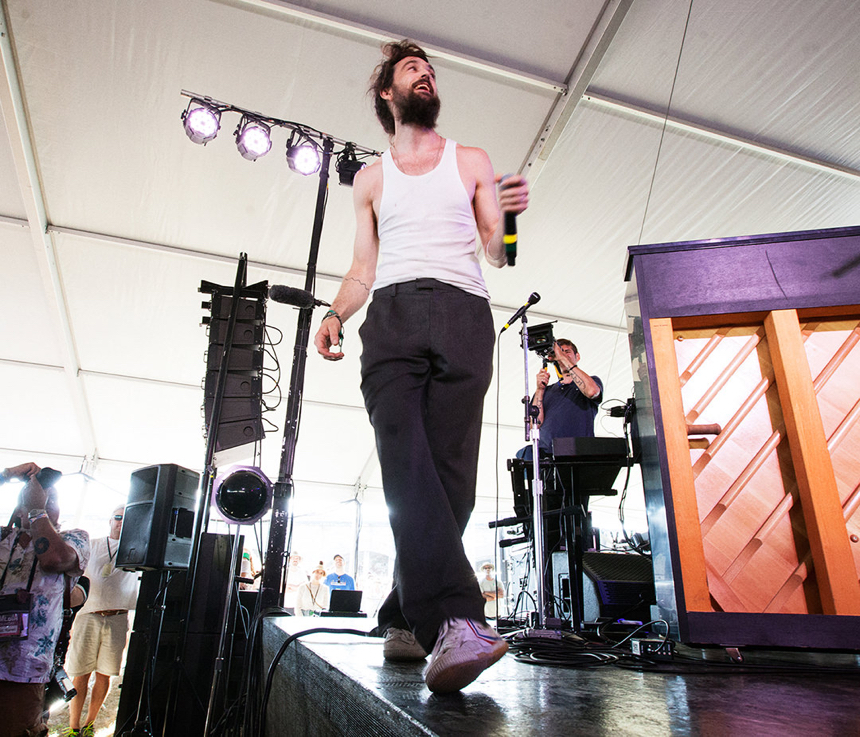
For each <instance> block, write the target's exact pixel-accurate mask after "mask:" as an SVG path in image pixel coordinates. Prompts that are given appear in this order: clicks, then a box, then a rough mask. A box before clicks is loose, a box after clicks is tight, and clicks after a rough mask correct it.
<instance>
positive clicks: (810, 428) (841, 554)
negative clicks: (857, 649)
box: [765, 310, 860, 615]
mask: <svg viewBox="0 0 860 737" xmlns="http://www.w3.org/2000/svg"><path fill="white" fill-rule="evenodd" d="M765 330H766V331H767V335H768V344H769V346H770V354H771V359H772V361H773V368H774V375H775V377H776V382H777V387H778V389H779V396H780V404H781V405H782V410H783V416H784V419H785V427H786V434H787V436H788V441H789V447H790V448H791V456H792V460H793V463H794V468H795V474H796V477H797V486H798V492H799V494H800V500H801V507H802V511H803V516H804V519H805V521H806V529H807V535H808V537H809V544H810V551H811V553H812V560H813V562H814V566H815V570H816V575H817V581H818V585H819V589H820V593H821V603H822V607H823V611H824V613H825V614H850V615H860V584H858V581H857V578H856V575H855V569H854V561H853V558H852V555H851V550H850V547H849V542H848V535H847V531H846V529H845V521H844V519H843V512H842V505H841V504H840V500H839V494H838V491H837V488H836V478H835V476H834V473H833V466H832V464H831V462H830V454H829V453H828V451H827V443H826V439H825V436H824V426H823V424H822V422H821V415H820V414H819V410H818V403H817V400H816V397H815V393H814V391H813V387H812V375H811V373H810V369H809V364H808V362H807V358H806V353H805V351H804V348H803V341H802V340H801V337H800V324H799V322H798V318H797V312H796V311H795V310H778V311H774V312H772V313H770V314H769V315H768V316H767V318H766V319H765Z"/></svg>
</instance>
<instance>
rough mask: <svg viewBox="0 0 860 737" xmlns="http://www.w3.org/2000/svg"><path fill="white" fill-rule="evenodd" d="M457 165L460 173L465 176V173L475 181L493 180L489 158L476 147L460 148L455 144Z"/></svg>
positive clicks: (482, 150)
mask: <svg viewBox="0 0 860 737" xmlns="http://www.w3.org/2000/svg"><path fill="white" fill-rule="evenodd" d="M457 165H458V166H459V167H460V173H461V174H463V175H465V174H466V173H467V172H468V174H469V175H470V176H471V177H474V179H475V180H477V181H479V182H483V181H484V180H486V179H487V177H489V178H490V181H492V178H493V165H492V164H491V163H490V157H489V156H488V155H487V152H486V151H484V149H482V148H478V147H477V146H461V145H460V144H459V143H458V144H457Z"/></svg>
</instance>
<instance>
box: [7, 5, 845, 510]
mask: <svg viewBox="0 0 860 737" xmlns="http://www.w3.org/2000/svg"><path fill="white" fill-rule="evenodd" d="M688 11H689V20H688ZM3 13H4V18H3V19H2V23H3V25H2V28H0V30H2V37H0V42H2V44H0V46H2V62H3V69H2V72H3V73H2V75H0V103H2V112H3V125H4V135H2V136H0V249H2V251H1V252H2V254H3V268H2V271H0V280H2V290H0V309H2V313H0V314H2V323H0V325H1V326H0V418H2V421H0V463H4V464H5V465H9V464H11V463H14V462H19V461H21V460H24V459H27V458H31V457H32V458H36V459H38V460H40V461H41V462H43V463H45V464H49V463H50V464H51V465H54V466H56V467H59V468H63V469H65V470H77V469H78V468H79V467H80V466H81V465H82V464H83V465H84V467H85V468H86V469H87V470H88V471H89V472H91V473H94V474H95V475H97V476H100V477H102V478H104V479H107V480H109V481H111V482H112V483H114V484H116V485H121V484H122V480H123V479H127V476H128V473H129V471H130V470H133V469H134V468H136V467H140V466H144V465H150V464H153V463H166V462H175V463H179V464H181V465H183V466H187V467H189V468H198V469H199V468H200V466H201V464H202V462H203V456H204V441H203V438H202V434H201V427H202V418H201V414H200V405H201V404H202V391H201V389H200V383H201V379H202V377H203V374H204V370H205V367H204V363H203V355H204V351H205V349H206V335H205V331H204V329H203V328H201V327H200V325H199V323H200V320H201V317H202V315H203V311H202V310H201V308H200V302H201V295H199V294H198V293H197V288H198V286H199V283H200V281H201V280H202V279H205V280H208V281H212V282H216V283H221V284H232V283H233V279H234V275H235V267H236V259H237V256H238V254H239V253H240V252H246V253H247V254H248V257H249V261H250V264H251V268H250V270H249V282H256V281H261V280H264V279H266V280H269V282H270V283H282V284H288V285H291V286H298V287H301V286H302V285H303V283H304V277H303V274H304V268H305V264H306V262H307V254H308V248H309V243H310V237H311V228H312V225H313V207H314V200H315V196H316V186H317V183H316V180H315V179H314V178H313V177H311V178H308V179H304V178H302V177H299V176H297V175H296V174H294V173H292V172H291V171H290V170H289V169H288V168H287V166H286V165H285V162H284V159H283V145H284V143H285V141H279V140H276V141H275V148H274V149H273V151H272V153H271V154H270V155H269V156H267V157H265V158H263V159H260V160H259V161H257V162H254V163H250V162H248V161H246V160H244V159H242V158H241V157H240V156H239V155H238V154H237V152H236V151H235V149H234V147H233V144H232V142H231V140H230V138H231V135H230V134H231V133H232V126H234V125H235V123H236V122H238V121H228V120H226V119H225V121H224V122H223V127H222V131H221V135H220V136H219V137H218V138H217V139H216V140H215V141H213V142H212V143H210V144H209V145H207V146H205V147H201V146H195V145H193V144H192V143H191V142H190V141H189V140H188V139H187V138H186V136H185V135H184V133H183V131H182V127H181V123H180V118H179V115H180V112H181V111H182V110H183V109H184V107H185V104H186V103H187V100H186V99H185V98H183V97H182V96H181V91H182V90H190V91H193V92H195V93H199V94H204V95H209V96H211V97H213V98H215V99H218V100H222V101H226V102H229V103H232V104H234V105H236V106H239V107H243V108H247V109H251V110H256V111H259V112H261V113H263V114H265V115H268V116H272V117H276V118H282V119H288V120H293V121H297V122H301V123H305V124H307V125H310V126H313V127H315V128H317V129H320V130H323V131H326V132H328V133H330V134H331V135H333V136H336V137H337V138H341V139H346V140H352V141H356V142H357V143H359V144H361V145H363V146H368V147H372V148H376V149H380V150H381V149H383V148H384V147H385V146H386V145H387V144H386V140H385V137H384V135H383V133H382V131H381V129H380V128H379V126H378V124H377V123H376V121H375V118H374V117H373V114H372V111H371V106H370V103H369V101H368V99H367V98H366V96H365V89H366V86H367V80H368V78H369V75H370V72H371V70H372V69H373V67H374V65H375V64H376V63H377V61H378V57H379V44H380V42H381V41H382V40H385V39H389V38H391V39H396V38H401V37H404V36H409V37H411V38H414V39H416V40H418V41H419V42H421V43H423V44H425V45H426V46H427V47H428V49H429V51H430V53H431V54H432V55H433V56H434V64H435V66H436V68H437V72H438V79H439V87H440V93H441V96H442V100H443V108H442V115H441V117H440V122H439V130H440V132H441V133H442V134H443V135H446V136H448V137H451V138H454V139H456V140H458V141H460V142H462V143H466V144H470V145H479V146H482V147H483V148H485V149H486V150H487V152H488V153H489V155H490V157H491V159H492V160H493V162H494V165H495V167H496V170H497V171H499V172H505V171H517V170H521V171H524V172H525V173H526V174H527V175H528V176H529V178H530V179H531V181H532V205H531V208H530V209H529V211H528V212H527V213H526V214H525V215H523V216H522V217H521V218H520V222H519V230H520V254H519V258H518V263H517V266H516V267H515V268H513V269H504V270H501V271H496V270H493V269H487V270H486V276H487V281H488V286H489V288H490V292H491V294H492V301H493V306H494V314H495V316H496V321H497V324H498V325H499V326H501V325H502V324H503V323H504V321H505V319H506V318H507V317H508V316H509V315H510V313H511V312H512V310H513V309H515V308H516V307H517V306H518V305H519V304H521V303H522V302H523V301H524V300H525V298H526V297H527V296H528V294H529V293H530V292H532V291H538V292H539V293H540V294H541V295H542V298H543V299H542V301H541V303H540V304H539V305H538V306H537V307H536V308H535V312H534V317H533V318H532V320H533V322H537V321H542V320H543V319H554V320H558V326H557V328H556V335H557V336H561V335H565V336H568V337H571V338H572V339H573V340H574V341H575V342H577V344H578V345H579V347H580V351H581V353H582V355H583V365H584V366H585V367H587V369H588V370H589V371H590V372H591V373H595V374H598V375H600V376H601V377H602V378H603V379H604V382H605V384H606V391H605V398H606V399H613V398H614V399H619V400H623V399H625V398H626V397H627V396H629V394H630V392H631V386H632V377H631V372H630V360H629V353H628V350H627V340H626V327H625V321H624V315H623V294H624V289H625V285H624V283H623V279H622V272H623V265H624V260H625V255H626V247H627V246H629V245H634V244H639V243H652V242H663V241H675V240H688V239H698V238H711V237H725V236H735V235H743V234H751V233H766V232H778V231H790V230H803V229H814V228H828V227H837V226H848V225H857V224H858V223H860V145H858V143H860V140H858V133H857V120H858V119H860V85H858V84H857V79H858V78H860V47H858V44H857V42H856V39H857V38H858V37H860V13H858V12H857V4H856V2H855V0H792V1H788V0H761V1H760V2H755V3H753V2H749V0H693V2H692V6H691V5H690V2H688V0H537V1H536V2H533V3H530V4H528V5H526V6H523V5H522V4H521V3H519V2H515V1H514V0H498V1H497V2H494V3H492V4H490V3H486V2H473V3H458V2H453V1H452V0H428V1H427V2H425V3H421V4H420V5H419V4H415V3H397V4H396V3H390V2H383V0H365V2H363V3H361V4H360V6H358V5H356V4H355V3H351V2H347V0H327V1H323V2H314V1H312V0H307V1H305V2H296V3H286V2H280V1H279V0H183V2H176V1H175V0H147V1H146V2H140V1H139V0H67V1H66V2H63V3H56V2H49V1H47V0H4V2H3ZM682 42H683V43H682ZM225 118H226V116H225ZM352 227H353V216H352V206H351V191H350V190H349V189H347V188H343V187H340V186H338V185H337V184H333V185H332V187H331V190H330V195H329V200H328V209H327V216H326V221H325V228H324V231H323V235H322V243H321V250H320V255H319V279H318V284H317V296H318V297H320V298H321V299H328V300H330V299H331V298H332V297H333V296H334V293H335V291H336V288H337V285H338V282H339V279H340V277H341V276H342V275H343V274H344V272H345V271H346V269H347V268H348V266H349V263H350V259H351V247H352ZM295 315H296V313H295V311H294V310H293V309H292V308H289V307H285V306H283V305H278V304H272V303H270V306H269V314H268V322H269V325H272V326H276V327H278V328H280V329H281V330H282V331H283V332H284V342H283V343H282V345H281V348H280V354H279V355H280V360H281V363H282V366H283V376H282V382H281V383H282V386H284V387H286V385H287V382H288V376H289V364H290V361H291V360H292V344H293V339H294V329H295ZM360 318H361V315H358V316H356V318H354V319H353V320H352V321H350V322H349V323H348V324H347V337H346V342H345V349H346V352H347V357H346V359H345V360H344V361H343V362H342V363H340V364H329V363H326V362H323V361H322V360H321V359H319V358H318V357H317V356H316V355H315V352H314V351H313V350H312V351H311V355H309V358H308V371H307V381H306V389H305V394H304V409H303V415H302V427H301V435H300V441H299V447H298V452H297V457H296V467H295V479H296V483H297V487H298V488H299V491H300V493H301V492H302V489H306V490H310V493H309V496H310V497H311V498H322V497H321V496H320V495H324V494H326V493H328V494H330V495H332V498H336V497H337V496H338V495H341V496H344V495H346V496H350V495H351V489H352V487H354V486H355V485H356V484H359V485H360V486H363V485H368V486H369V487H370V488H371V489H378V486H379V474H378V469H377V467H376V465H375V460H374V444H373V435H372V431H371V429H370V427H369V424H368V422H367V419H366V416H365V414H364V411H363V409H362V401H361V395H360V392H359V388H358V356H359V353H360V344H359V340H358V337H357V334H356V331H357V326H358V325H359V324H360ZM317 319H318V318H316V319H315V320H314V325H316V322H317ZM531 373H532V374H533V373H534V370H532V371H531ZM497 377H498V378H499V388H500V396H501V401H500V404H499V421H500V429H499V434H498V443H499V448H500V451H499V452H500V459H501V460H500V461H499V462H498V464H497V461H496V453H495V445H496V432H495V422H496V404H495V390H496V386H495V384H494V386H493V388H492V389H491V392H490V394H489V395H488V401H487V403H486V411H485V420H486V425H485V432H484V443H483V447H482V453H481V466H480V481H479V496H480V497H481V504H483V505H484V506H485V507H487V506H488V505H489V504H490V501H489V500H490V499H491V498H492V497H494V496H495V488H496V481H495V477H496V470H497V466H498V470H499V472H500V474H501V488H502V494H503V496H504V497H507V496H509V494H510V492H509V491H508V488H509V484H508V483H507V479H506V473H505V471H504V466H503V463H504V459H505V458H507V457H509V456H511V455H513V453H514V451H515V450H516V448H517V447H519V446H520V445H522V444H523V438H522V433H523V430H522V420H521V414H522V407H521V403H520V399H521V397H522V396H523V394H524V386H523V367H522V356H521V352H520V350H519V346H518V343H517V336H516V332H515V331H513V330H511V331H509V332H508V333H506V334H505V336H504V337H503V338H502V345H501V352H500V366H499V369H498V372H497ZM532 382H533V379H532ZM284 406H285V404H282V405H281V408H280V409H279V411H278V412H276V413H275V415H274V416H275V417H276V421H277V422H278V423H279V425H281V426H282V424H283V422H282V419H283V412H284ZM618 422H619V421H618V420H614V419H607V418H602V419H600V420H599V423H600V427H599V430H598V433H599V434H609V433H618V432H620V429H621V428H620V425H619V424H618ZM280 442H281V431H278V432H273V433H270V435H269V436H268V438H267V440H266V442H265V443H264V454H263V468H264V470H266V471H267V472H268V473H270V475H272V477H275V476H276V475H277V468H278V462H279V454H280Z"/></svg>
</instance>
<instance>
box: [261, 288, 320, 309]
mask: <svg viewBox="0 0 860 737" xmlns="http://www.w3.org/2000/svg"><path fill="white" fill-rule="evenodd" d="M269 297H270V298H271V299H272V300H273V301H274V302H280V303H281V304H285V305H293V307H298V308H299V309H300V310H309V309H311V308H312V307H318V306H319V305H325V306H326V307H328V302H323V301H322V300H319V299H316V298H315V297H314V295H312V294H311V293H310V292H308V291H307V290H305V289H296V288H295V287H285V286H284V285H283V284H274V285H273V286H271V287H269Z"/></svg>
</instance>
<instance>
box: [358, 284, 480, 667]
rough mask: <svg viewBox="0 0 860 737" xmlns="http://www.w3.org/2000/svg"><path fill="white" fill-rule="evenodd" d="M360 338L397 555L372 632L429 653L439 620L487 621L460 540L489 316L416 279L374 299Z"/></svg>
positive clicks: (475, 304)
mask: <svg viewBox="0 0 860 737" xmlns="http://www.w3.org/2000/svg"><path fill="white" fill-rule="evenodd" d="M359 332H360V335H361V340H362V343H363V346H364V350H363V352H362V355H361V391H362V393H363V394H364V403H365V406H366V407H367V411H368V414H369V415H370V422H371V424H372V425H373V429H374V432H375V434H376V448H377V452H378V454H379V463H380V467H381V469H382V484H383V489H384V492H385V501H386V503H387V505H388V510H389V520H390V522H391V529H392V531H393V533H394V545H395V550H396V559H395V564H394V588H393V590H392V592H391V593H390V594H389V596H388V598H387V599H386V600H385V602H384V603H383V605H382V607H381V608H380V610H379V631H380V632H384V631H385V630H387V629H388V628H389V627H398V628H401V629H410V630H412V632H413V633H414V634H415V637H416V638H417V639H418V641H419V642H420V643H421V645H422V646H423V647H424V648H425V649H426V650H427V651H428V652H429V651H430V650H431V649H432V647H433V644H434V643H435V641H436V635H437V633H438V630H439V627H440V625H441V624H442V622H444V621H445V620H446V619H447V618H449V617H469V618H471V619H475V620H478V621H481V622H483V621H485V620H484V613H483V612H484V599H483V596H482V595H481V592H480V589H479V587H478V583H477V579H476V577H475V572H474V571H473V570H472V566H471V564H470V562H469V560H468V558H467V557H466V554H465V552H464V550H463V541H462V536H463V532H464V530H465V529H466V523H467V522H468V521H469V516H470V515H471V513H472V509H473V508H474V505H475V484H476V479H477V466H478V446H479V442H480V438H481V419H482V414H483V405H484V394H485V393H486V391H487V388H488V387H489V385H490V379H491V378H492V370H493V366H492V361H493V345H494V342H495V331H494V327H493V319H492V314H491V312H490V306H489V303H488V302H487V300H485V299H483V298H481V297H477V296H475V295H472V294H469V293H467V292H464V291H463V290H461V289H458V288H457V287H453V286H450V285H448V284H444V283H442V282H439V281H436V280H434V279H418V280H415V281H410V282H404V283H401V284H395V285H392V286H389V287H385V288H383V289H380V290H377V291H376V292H374V295H373V301H372V302H371V304H370V306H369V307H368V310H367V319H366V320H365V322H364V324H363V325H362V326H361V329H360V331H359Z"/></svg>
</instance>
